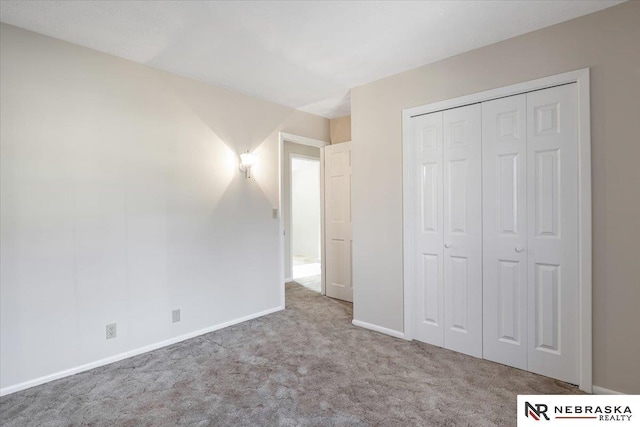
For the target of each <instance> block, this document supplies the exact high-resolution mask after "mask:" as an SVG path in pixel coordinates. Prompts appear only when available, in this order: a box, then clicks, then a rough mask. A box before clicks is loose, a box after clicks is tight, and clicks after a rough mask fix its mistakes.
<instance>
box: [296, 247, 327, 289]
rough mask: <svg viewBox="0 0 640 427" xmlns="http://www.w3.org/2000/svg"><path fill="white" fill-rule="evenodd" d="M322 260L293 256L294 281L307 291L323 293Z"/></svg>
mask: <svg viewBox="0 0 640 427" xmlns="http://www.w3.org/2000/svg"><path fill="white" fill-rule="evenodd" d="M320 270H321V264H320V260H318V259H313V258H308V257H304V256H301V255H293V280H294V281H296V282H297V283H300V284H301V285H302V286H304V287H305V288H307V289H311V290H312V291H315V292H322V279H321V276H320V273H321V271H320Z"/></svg>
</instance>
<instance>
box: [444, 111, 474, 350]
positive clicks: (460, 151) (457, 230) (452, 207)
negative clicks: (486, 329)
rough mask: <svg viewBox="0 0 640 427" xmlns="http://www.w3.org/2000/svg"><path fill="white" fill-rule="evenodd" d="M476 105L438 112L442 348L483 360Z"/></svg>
mask: <svg viewBox="0 0 640 427" xmlns="http://www.w3.org/2000/svg"><path fill="white" fill-rule="evenodd" d="M481 132H482V129H481V106H480V104H475V105H469V106H466V107H460V108H455V109H452V110H447V111H444V112H443V136H444V162H443V163H444V224H443V226H444V242H443V246H444V314H445V316H444V346H445V347H446V348H448V349H451V350H455V351H459V352H461V353H466V354H469V355H472V356H476V357H482V185H481V182H482V171H481V167H482V165H481V155H482V151H481V138H482V135H481Z"/></svg>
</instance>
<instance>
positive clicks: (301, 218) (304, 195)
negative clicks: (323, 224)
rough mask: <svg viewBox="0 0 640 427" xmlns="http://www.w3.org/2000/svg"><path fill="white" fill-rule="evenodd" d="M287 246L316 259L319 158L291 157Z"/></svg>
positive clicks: (318, 214) (318, 220) (317, 245)
mask: <svg viewBox="0 0 640 427" xmlns="http://www.w3.org/2000/svg"><path fill="white" fill-rule="evenodd" d="M291 178H292V179H291V250H292V253H293V255H299V256H304V257H306V258H310V259H313V260H318V261H320V160H309V159H303V158H296V157H294V158H293V159H292V172H291Z"/></svg>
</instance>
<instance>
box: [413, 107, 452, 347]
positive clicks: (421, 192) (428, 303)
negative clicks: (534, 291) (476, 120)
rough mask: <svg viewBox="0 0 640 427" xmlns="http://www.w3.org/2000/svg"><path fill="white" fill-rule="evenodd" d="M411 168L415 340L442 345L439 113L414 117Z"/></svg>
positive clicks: (441, 147)
mask: <svg viewBox="0 0 640 427" xmlns="http://www.w3.org/2000/svg"><path fill="white" fill-rule="evenodd" d="M411 120H412V125H413V126H412V128H413V129H412V132H413V138H414V142H415V144H414V147H415V149H416V153H415V156H413V158H414V159H415V160H414V164H413V165H412V167H413V168H414V169H413V172H414V177H415V180H416V186H415V187H414V188H415V189H416V190H417V194H415V195H413V199H414V200H415V213H416V218H417V221H416V226H417V229H416V230H415V232H414V233H413V234H414V239H415V250H416V252H415V253H413V254H411V256H412V257H414V259H413V263H414V266H415V277H416V298H415V305H414V313H415V318H414V327H415V338H416V339H417V340H419V341H422V342H426V343H429V344H433V345H437V346H440V347H443V346H444V288H443V284H444V276H443V253H444V247H443V237H444V227H443V221H444V218H443V202H444V196H443V192H442V188H443V187H442V181H443V167H442V162H443V153H444V151H443V137H442V112H438V113H431V114H425V115H424V116H418V117H414V118H413V119H411Z"/></svg>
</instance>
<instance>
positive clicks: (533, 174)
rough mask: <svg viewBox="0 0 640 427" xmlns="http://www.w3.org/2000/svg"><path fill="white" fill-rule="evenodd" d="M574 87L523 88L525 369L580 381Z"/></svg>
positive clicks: (569, 380)
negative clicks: (534, 90)
mask: <svg viewBox="0 0 640 427" xmlns="http://www.w3.org/2000/svg"><path fill="white" fill-rule="evenodd" d="M576 92H577V87H576V85H575V84H568V85H564V86H558V87H554V88H550V89H545V90H540V91H536V92H531V93H529V94H527V194H528V195H529V196H528V207H527V217H528V222H529V227H528V238H527V240H528V248H527V251H528V264H529V266H528V288H529V289H528V306H529V311H530V312H529V316H528V318H529V322H528V335H529V337H528V339H529V351H528V369H529V370H530V371H532V372H535V373H538V374H542V375H547V376H549V377H553V378H557V379H560V380H564V381H567V382H570V383H573V384H578V381H579V368H580V367H579V364H578V363H577V361H578V360H579V359H578V344H579V335H580V331H579V323H578V322H579V317H580V314H579V310H578V301H579V297H580V294H579V287H578V286H579V285H578V283H579V281H578V124H577V109H578V106H577V93H576Z"/></svg>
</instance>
